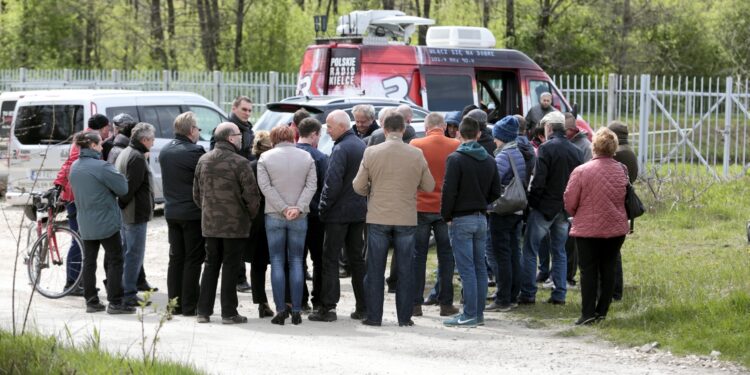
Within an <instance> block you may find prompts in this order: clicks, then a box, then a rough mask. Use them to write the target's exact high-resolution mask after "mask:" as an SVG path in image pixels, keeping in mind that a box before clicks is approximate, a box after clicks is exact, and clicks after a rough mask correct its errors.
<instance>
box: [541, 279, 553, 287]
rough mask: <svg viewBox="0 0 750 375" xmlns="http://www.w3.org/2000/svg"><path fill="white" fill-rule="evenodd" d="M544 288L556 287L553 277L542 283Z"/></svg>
mask: <svg viewBox="0 0 750 375" xmlns="http://www.w3.org/2000/svg"><path fill="white" fill-rule="evenodd" d="M542 288H545V289H555V283H554V282H553V281H552V279H547V280H546V281H545V282H544V284H542Z"/></svg>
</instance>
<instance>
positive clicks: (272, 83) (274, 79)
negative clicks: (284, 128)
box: [268, 71, 279, 103]
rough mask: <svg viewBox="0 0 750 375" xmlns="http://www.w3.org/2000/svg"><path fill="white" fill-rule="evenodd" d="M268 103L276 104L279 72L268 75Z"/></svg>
mask: <svg viewBox="0 0 750 375" xmlns="http://www.w3.org/2000/svg"><path fill="white" fill-rule="evenodd" d="M268 86H269V87H268V102H269V103H274V102H276V94H277V93H278V92H279V72H274V71H270V72H269V73H268Z"/></svg>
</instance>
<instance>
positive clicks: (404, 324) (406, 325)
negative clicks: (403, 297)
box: [398, 319, 414, 327]
mask: <svg viewBox="0 0 750 375" xmlns="http://www.w3.org/2000/svg"><path fill="white" fill-rule="evenodd" d="M413 325H414V321H413V320H411V319H409V320H407V321H405V322H398V326H399V327H411V326H413Z"/></svg>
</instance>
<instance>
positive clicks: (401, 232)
mask: <svg viewBox="0 0 750 375" xmlns="http://www.w3.org/2000/svg"><path fill="white" fill-rule="evenodd" d="M405 125H406V124H405V122H404V117H403V116H402V115H401V114H400V113H393V114H390V115H387V116H386V117H385V121H384V124H383V132H384V133H385V139H386V140H385V142H383V143H381V144H378V145H375V146H372V147H369V148H367V149H366V150H365V153H364V155H363V157H362V163H361V164H360V166H359V171H358V172H357V176H356V177H355V178H354V181H352V186H354V191H355V192H356V193H357V194H359V195H364V196H366V197H367V198H368V199H367V274H366V276H365V299H366V301H367V319H365V320H364V321H362V324H365V325H370V326H379V325H381V323H382V320H383V289H384V286H385V285H384V284H385V277H384V274H385V263H386V259H387V257H388V244H389V243H390V242H393V248H394V249H393V251H394V252H393V260H394V261H395V262H396V269H397V274H398V279H397V281H396V315H397V316H398V325H399V326H401V327H408V326H412V325H414V322H413V321H412V320H411V317H412V307H413V302H412V301H413V300H414V283H413V280H414V275H413V271H414V270H413V266H412V254H413V251H414V232H415V231H416V228H417V199H416V195H417V194H416V193H417V190H422V191H432V189H434V188H435V180H434V179H433V178H432V174H430V169H429V168H428V167H427V161H426V160H425V158H424V156H422V151H420V150H418V149H417V148H415V147H412V146H409V145H407V144H405V143H404V142H403V141H402V135H403V132H404V127H405Z"/></svg>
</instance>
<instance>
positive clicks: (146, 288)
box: [135, 281, 159, 292]
mask: <svg viewBox="0 0 750 375" xmlns="http://www.w3.org/2000/svg"><path fill="white" fill-rule="evenodd" d="M135 288H136V289H138V291H139V292H149V291H150V292H158V291H159V288H157V287H155V286H152V285H151V284H149V283H148V281H146V282H145V283H143V284H140V285H137V286H136V287H135Z"/></svg>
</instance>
